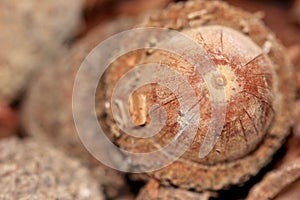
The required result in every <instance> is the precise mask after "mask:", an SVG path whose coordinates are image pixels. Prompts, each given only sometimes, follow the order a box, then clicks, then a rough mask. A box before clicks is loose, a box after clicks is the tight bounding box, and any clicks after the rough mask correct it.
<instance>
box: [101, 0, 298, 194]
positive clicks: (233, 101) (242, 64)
mask: <svg viewBox="0 0 300 200" xmlns="http://www.w3.org/2000/svg"><path fill="white" fill-rule="evenodd" d="M204 19H205V20H204ZM143 26H145V27H147V26H151V27H162V28H170V29H175V30H179V31H182V32H183V33H184V34H187V35H191V34H194V35H192V37H194V38H195V39H197V42H199V43H200V44H201V45H203V47H204V49H206V51H207V52H208V55H209V56H210V57H211V59H212V60H213V62H214V63H215V64H216V65H217V69H218V71H219V72H220V74H221V76H222V80H221V82H222V84H224V90H225V95H226V103H227V110H226V118H225V124H224V129H223V131H222V133H221V135H220V138H219V140H218V141H217V143H216V145H215V146H214V149H213V150H212V151H211V152H210V153H209V154H208V156H207V157H205V158H204V159H197V158H198V156H197V155H198V152H199V144H201V142H203V137H204V136H205V135H203V134H204V133H205V132H206V130H207V126H208V124H209V120H210V119H209V117H208V116H210V109H211V108H209V105H210V104H209V97H208V98H207V99H206V98H205V96H206V94H207V93H208V91H207V89H206V88H205V86H200V89H198V95H199V96H198V101H199V104H200V108H202V109H203V110H200V111H199V112H200V116H203V117H202V123H203V124H204V125H202V126H201V127H199V129H198V131H197V135H196V137H195V139H194V140H193V143H192V145H191V147H190V148H189V150H188V151H187V152H186V153H185V154H184V155H183V156H182V158H180V159H179V160H177V161H175V162H174V163H172V164H171V165H169V166H167V167H165V168H163V169H160V170H158V171H154V172H151V173H150V176H152V177H154V178H156V179H158V180H160V181H161V182H162V183H163V184H166V185H169V184H171V185H176V186H179V187H182V188H190V189H196V190H199V191H201V190H206V189H210V190H211V189H212V190H219V189H224V188H226V187H228V186H229V185H232V184H241V183H243V182H245V181H247V180H248V179H249V178H250V177H251V176H253V175H255V174H257V173H258V172H259V170H260V169H261V168H262V167H264V166H265V165H267V164H268V162H270V160H271V159H272V155H273V154H274V153H275V152H276V150H278V148H279V147H280V146H281V145H282V143H283V141H284V138H285V137H286V136H287V135H288V133H289V128H290V127H291V125H292V122H293V116H294V115H293V102H294V98H295V85H294V82H293V79H294V73H293V68H292V65H291V63H290V62H289V60H288V58H287V57H286V56H284V53H283V52H284V47H283V46H282V45H281V44H280V42H279V41H278V40H276V38H275V36H274V34H273V33H272V32H270V31H269V29H268V28H266V27H265V26H264V24H263V22H262V21H261V20H260V19H259V17H257V16H255V15H252V14H250V13H247V12H244V11H242V10H240V9H237V8H234V7H231V6H229V5H228V4H226V3H222V2H218V1H209V2H206V1H191V2H187V3H178V4H174V5H170V6H169V7H168V8H166V10H164V11H163V12H161V13H158V14H156V15H153V16H151V17H150V18H149V19H148V20H146V21H145V22H144V24H143ZM198 27H199V28H198ZM201 27H203V28H201ZM191 32H192V33H191ZM130 56H131V57H130ZM130 56H129V57H128V58H126V57H125V58H122V61H120V62H116V63H114V64H113V66H112V68H110V69H109V70H108V71H107V72H106V74H105V77H104V78H105V81H106V87H105V90H104V91H106V97H105V98H106V99H107V100H108V99H110V98H111V94H112V91H113V88H114V85H115V84H116V81H117V80H118V79H120V78H121V76H122V75H123V74H125V73H126V71H128V70H130V69H131V68H132V67H133V66H136V65H137V64H140V63H143V62H155V61H156V62H160V63H163V64H166V65H167V66H169V67H170V68H173V69H174V70H178V71H179V73H181V74H182V76H184V77H186V78H187V79H188V80H189V81H190V83H191V85H192V86H194V87H196V86H197V85H196V84H200V85H201V81H200V80H199V77H198V81H197V75H194V72H193V71H192V70H193V68H192V67H191V66H189V65H188V63H187V62H185V61H184V60H182V59H181V60H180V59H179V58H176V57H175V56H172V55H170V54H168V53H164V52H160V51H156V52H155V51H154V52H151V53H150V55H149V53H148V54H147V52H142V53H139V54H137V55H130ZM203 56H204V55H203ZM126 59H128V60H129V59H130V60H131V61H132V60H133V62H135V63H134V64H132V62H128V63H129V64H127V63H126ZM120 63H122V65H121V64H120ZM120 66H122V70H120ZM204 67H205V66H204ZM139 78H142V77H139ZM212 81H218V80H212ZM202 82H203V81H202ZM193 84H194V85H193ZM212 84H213V83H212ZM202 85H204V84H203V83H202ZM101 91H103V90H101ZM101 91H100V92H99V93H100V94H99V96H102V94H101ZM159 94H164V95H161V96H160V95H159ZM134 95H135V96H138V95H144V96H146V98H145V99H146V100H145V101H146V103H143V102H139V101H138V99H139V98H138V97H136V98H135V96H134ZM153 96H155V97H153ZM132 99H133V100H132V101H134V100H135V99H137V102H133V104H134V103H136V104H141V105H143V104H145V105H146V106H148V107H150V106H151V104H153V101H155V102H156V103H160V104H163V106H164V108H165V109H166V112H167V113H168V119H167V122H166V126H165V127H164V128H163V129H162V130H161V132H160V133H159V134H158V135H156V136H155V137H154V139H152V140H144V139H135V138H133V137H130V136H129V135H127V134H123V133H122V131H120V130H118V129H116V128H115V127H116V126H114V125H113V124H114V122H113V120H109V119H111V118H110V117H108V118H109V119H108V123H111V124H112V125H110V126H111V127H112V136H115V142H116V143H117V144H118V145H120V146H121V147H124V148H125V149H127V150H132V151H136V150H137V149H139V150H140V152H147V151H153V150H155V149H156V148H157V146H156V145H159V146H164V145H166V144H167V143H168V142H170V139H172V138H173V137H174V136H175V134H176V133H177V131H176V129H178V123H177V121H176V120H177V119H178V118H177V117H178V110H176V107H178V102H177V103H176V97H172V94H170V92H169V91H167V90H166V89H163V88H159V86H153V85H152V86H149V87H148V88H147V87H146V86H145V87H144V88H142V89H141V91H140V92H139V91H137V92H136V93H135V94H133V98H132ZM140 99H141V98H140ZM153 99H154V100H153ZM151 101H152V102H151ZM99 107H100V106H99ZM102 107H103V106H102ZM147 109H148V108H147ZM147 109H142V110H147ZM107 113H108V115H109V116H110V111H109V109H108V111H107ZM137 113H138V114H137V115H140V116H137V117H142V116H143V115H147V113H146V114H145V113H142V112H137ZM220 114H221V113H220ZM146 123H147V122H146ZM176 123H177V124H176ZM147 148H148V149H147ZM145 162H147V161H145Z"/></svg>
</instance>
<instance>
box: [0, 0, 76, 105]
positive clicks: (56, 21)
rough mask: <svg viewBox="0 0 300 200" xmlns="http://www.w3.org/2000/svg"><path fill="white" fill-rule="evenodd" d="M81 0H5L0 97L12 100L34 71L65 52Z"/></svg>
mask: <svg viewBox="0 0 300 200" xmlns="http://www.w3.org/2000/svg"><path fill="white" fill-rule="evenodd" d="M80 13H81V0H75V1H73V0H72V1H51V0H42V1H39V0H28V1H18V0H12V1H11V0H3V1H1V7H0V27H1V35H0V43H1V49H0V66H1V67H0V97H1V98H3V99H4V100H6V101H7V102H11V101H12V100H15V99H16V98H17V97H19V95H21V93H22V92H23V90H25V88H26V86H27V84H28V81H29V80H30V78H31V76H32V74H33V72H34V71H35V70H36V69H38V68H41V67H43V66H46V65H47V64H48V63H50V61H52V60H53V59H54V58H55V57H57V56H59V55H60V54H62V53H63V52H64V49H63V47H62V43H64V42H67V40H69V39H71V38H72V37H73V36H74V35H75V34H76V30H77V28H78V25H79V23H80V19H81V14H80Z"/></svg>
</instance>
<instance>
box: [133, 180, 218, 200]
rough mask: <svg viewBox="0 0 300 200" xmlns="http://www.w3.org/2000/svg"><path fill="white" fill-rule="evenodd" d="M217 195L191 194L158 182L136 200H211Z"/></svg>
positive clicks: (207, 193) (142, 192) (208, 193)
mask: <svg viewBox="0 0 300 200" xmlns="http://www.w3.org/2000/svg"><path fill="white" fill-rule="evenodd" d="M215 196H216V195H215V194H214V193H211V192H203V193H197V192H191V191H187V190H182V189H179V188H172V187H164V186H161V185H159V182H157V181H156V180H150V181H149V183H148V184H147V185H146V186H145V187H144V188H143V189H142V190H141V191H140V193H139V195H138V197H137V198H136V200H186V199H189V200H209V199H210V197H215Z"/></svg>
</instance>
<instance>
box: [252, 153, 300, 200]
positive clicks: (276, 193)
mask: <svg viewBox="0 0 300 200" xmlns="http://www.w3.org/2000/svg"><path fill="white" fill-rule="evenodd" d="M299 180H300V159H297V160H295V161H292V162H290V163H286V165H284V166H282V167H280V168H279V169H276V170H273V171H271V172H269V173H268V174H267V175H266V176H265V177H264V179H263V180H262V181H261V182H260V183H258V184H257V185H255V186H254V188H252V189H251V191H250V193H249V196H248V197H247V199H248V200H252V199H253V200H254V199H255V200H265V199H278V200H279V199H289V200H293V199H290V198H286V197H284V196H288V195H289V194H288V192H286V191H285V190H288V189H289V187H293V184H296V185H295V186H297V185H299V184H298V181H299ZM298 189H299V187H298ZM281 193H282V194H281ZM298 197H299V196H298Z"/></svg>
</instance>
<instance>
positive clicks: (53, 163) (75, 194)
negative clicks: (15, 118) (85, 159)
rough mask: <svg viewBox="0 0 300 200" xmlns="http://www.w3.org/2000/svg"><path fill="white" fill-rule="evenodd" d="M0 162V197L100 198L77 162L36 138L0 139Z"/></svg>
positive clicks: (96, 184) (97, 188) (96, 186)
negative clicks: (21, 139)
mask: <svg viewBox="0 0 300 200" xmlns="http://www.w3.org/2000/svg"><path fill="white" fill-rule="evenodd" d="M0 163H1V165H0V187H1V194H0V199H7V200H10V199H11V200H13V199H70V200H71V199H78V200H84V199H93V200H103V199H104V198H103V195H102V192H101V186H100V184H99V183H100V182H99V180H96V179H94V178H93V177H92V176H91V174H90V172H89V171H88V170H87V169H86V168H85V167H84V166H83V165H82V164H80V162H78V161H77V160H74V159H71V158H68V157H67V156H66V155H64V154H63V153H61V152H59V151H57V150H55V149H52V148H49V147H47V146H45V145H44V144H40V143H38V142H37V141H34V140H24V141H20V140H18V139H16V138H11V139H6V140H2V141H1V142H0ZM100 181H101V180H100Z"/></svg>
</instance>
